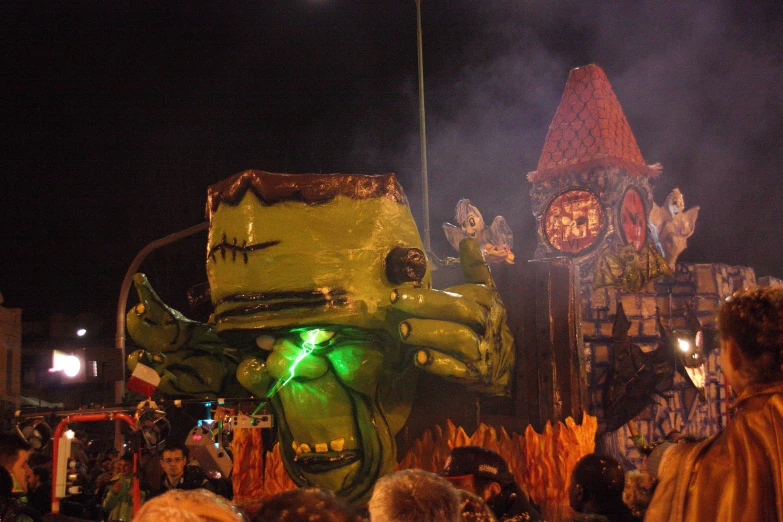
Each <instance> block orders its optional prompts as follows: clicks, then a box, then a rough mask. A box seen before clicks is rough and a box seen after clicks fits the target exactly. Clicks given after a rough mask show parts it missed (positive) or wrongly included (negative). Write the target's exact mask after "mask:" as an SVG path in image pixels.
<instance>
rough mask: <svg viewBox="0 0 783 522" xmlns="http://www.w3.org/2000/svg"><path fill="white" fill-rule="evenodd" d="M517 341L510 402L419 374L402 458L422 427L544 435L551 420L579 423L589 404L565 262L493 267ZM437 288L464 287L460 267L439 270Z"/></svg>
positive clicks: (569, 266)
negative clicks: (451, 426)
mask: <svg viewBox="0 0 783 522" xmlns="http://www.w3.org/2000/svg"><path fill="white" fill-rule="evenodd" d="M491 271H492V275H493V278H494V280H495V283H496V285H497V287H498V290H499V292H500V295H501V298H502V299H503V302H504V304H505V305H506V310H507V313H508V325H509V328H510V329H511V333H512V334H513V336H514V341H515V350H516V357H515V369H514V378H513V379H512V384H511V390H510V395H509V396H508V397H477V396H476V395H474V394H472V393H471V392H468V391H466V390H464V388H463V387H461V386H458V385H451V384H449V383H445V382H444V381H443V380H441V379H438V378H436V377H432V376H429V375H424V376H422V379H421V382H420V383H419V386H418V390H417V393H416V399H415V402H414V405H413V409H412V412H411V416H410V418H409V420H408V424H407V425H406V427H405V428H404V429H403V432H402V433H401V436H398V440H397V443H398V454H399V455H402V454H404V452H405V451H406V450H407V449H408V446H409V444H410V443H412V441H415V440H416V439H417V438H418V437H420V436H421V434H422V433H423V431H424V430H426V429H430V428H432V427H434V426H435V425H441V426H442V425H444V424H445V422H446V420H447V419H450V420H451V421H452V422H453V423H454V424H455V425H458V426H462V427H464V428H465V429H466V430H474V429H475V428H476V427H477V426H478V424H479V423H484V424H488V425H490V426H493V427H496V428H500V427H503V428H505V430H506V431H507V432H509V433H511V432H516V433H519V434H521V433H523V432H524V430H525V428H526V427H527V426H528V424H530V425H532V426H533V428H534V429H535V430H536V431H539V432H540V431H541V430H542V429H543V428H544V426H545V425H546V423H547V422H551V423H554V422H557V421H563V420H565V419H566V418H567V417H573V418H574V419H575V420H577V422H579V421H581V418H582V412H583V411H586V409H587V405H588V402H587V401H588V395H587V387H586V383H587V378H586V373H585V364H584V359H583V354H584V343H583V336H582V327H581V297H580V290H579V270H578V268H577V267H576V266H575V265H574V263H573V262H572V261H571V260H570V259H569V258H566V257H556V258H550V259H539V260H534V261H517V262H516V263H515V264H513V265H509V264H499V265H491ZM434 279H435V282H434V285H435V288H439V289H444V288H447V287H449V286H454V285H457V284H460V283H461V282H462V271H461V269H460V267H459V266H456V267H454V266H449V267H444V268H441V269H439V270H437V271H435V272H434Z"/></svg>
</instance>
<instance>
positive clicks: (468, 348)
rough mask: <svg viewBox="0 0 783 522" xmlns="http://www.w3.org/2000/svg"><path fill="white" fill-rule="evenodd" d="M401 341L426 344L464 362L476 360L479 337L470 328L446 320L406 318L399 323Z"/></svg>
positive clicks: (410, 343)
mask: <svg viewBox="0 0 783 522" xmlns="http://www.w3.org/2000/svg"><path fill="white" fill-rule="evenodd" d="M400 338H401V339H402V342H404V343H405V344H408V345H413V346H426V347H428V348H433V349H434V350H437V351H439V352H443V353H444V354H447V355H450V356H452V357H456V358H457V359H459V360H461V361H465V362H473V361H477V360H478V359H479V358H480V356H481V354H480V353H479V338H478V336H477V335H476V333H475V332H474V331H473V330H471V329H470V328H468V327H466V326H463V325H461V324H457V323H451V322H448V321H437V320H434V319H416V318H410V319H406V320H405V321H403V322H402V323H400Z"/></svg>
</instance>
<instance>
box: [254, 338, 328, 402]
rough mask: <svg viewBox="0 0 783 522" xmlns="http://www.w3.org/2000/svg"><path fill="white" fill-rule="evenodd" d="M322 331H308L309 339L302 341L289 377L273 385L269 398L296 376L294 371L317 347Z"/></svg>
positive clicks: (289, 370) (289, 371)
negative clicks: (316, 341) (300, 349)
mask: <svg viewBox="0 0 783 522" xmlns="http://www.w3.org/2000/svg"><path fill="white" fill-rule="evenodd" d="M320 333H321V330H319V329H317V328H316V329H315V330H310V331H308V332H307V339H305V340H304V342H302V351H301V352H300V353H299V355H297V356H296V359H294V361H293V362H292V363H291V366H290V368H289V369H288V374H289V375H288V377H286V379H285V380H282V379H278V380H277V382H276V383H275V385H274V386H272V389H271V390H269V392H268V393H267V394H266V398H267V399H271V398H272V396H273V395H274V394H276V393H277V392H278V391H280V388H282V387H283V386H285V385H286V384H288V382H289V381H290V380H291V379H293V378H294V371H295V370H296V367H297V366H298V365H299V363H300V362H301V361H302V359H304V358H305V357H306V356H307V355H308V354H309V353H310V352H312V351H313V350H314V349H315V344H316V343H315V340H316V339H317V338H318V335H319V334H320Z"/></svg>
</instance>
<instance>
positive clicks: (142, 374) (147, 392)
mask: <svg viewBox="0 0 783 522" xmlns="http://www.w3.org/2000/svg"><path fill="white" fill-rule="evenodd" d="M158 384H160V375H158V372H156V371H155V370H153V369H152V368H150V367H149V366H146V365H144V364H141V363H138V364H136V368H135V369H134V370H133V373H132V374H131V376H130V379H128V384H126V385H125V386H126V388H128V389H129V390H131V391H135V392H138V393H140V394H142V395H144V396H145V397H152V394H153V393H155V390H157V389H158Z"/></svg>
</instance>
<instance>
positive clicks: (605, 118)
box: [528, 64, 667, 292]
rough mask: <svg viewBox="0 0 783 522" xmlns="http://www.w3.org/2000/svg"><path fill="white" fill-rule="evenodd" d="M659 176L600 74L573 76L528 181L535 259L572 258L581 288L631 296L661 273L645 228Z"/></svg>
mask: <svg viewBox="0 0 783 522" xmlns="http://www.w3.org/2000/svg"><path fill="white" fill-rule="evenodd" d="M660 171H661V168H660V166H659V165H657V164H656V165H647V164H645V162H644V159H643V158H642V153H641V151H640V150H639V146H638V145H637V143H636V138H635V137H634V135H633V133H632V132H631V128H630V126H629V125H628V120H626V118H625V114H623V110H622V107H621V106H620V102H619V101H618V100H617V96H615V94H614V91H613V90H612V87H611V85H610V84H609V80H608V79H607V77H606V74H605V73H604V71H603V70H602V69H601V68H600V67H599V66H597V65H594V64H592V65H587V66H585V67H577V68H575V69H572V70H571V72H570V74H569V76H568V81H567V82H566V86H565V90H564V92H563V97H562V98H561V100H560V105H559V106H558V108H557V111H556V113H555V116H554V118H553V119H552V124H551V125H550V126H549V131H548V132H547V136H546V140H545V141H544V147H543V150H542V151H541V157H540V159H539V160H538V168H537V169H536V170H535V171H533V172H531V173H529V174H528V180H529V181H530V182H531V183H532V184H533V187H532V189H531V191H530V196H531V198H532V210H533V215H534V216H535V217H536V223H537V229H538V247H537V249H536V254H535V256H536V258H545V257H554V256H568V257H571V258H572V259H573V260H574V262H575V263H576V264H577V265H578V266H579V268H580V273H581V276H582V283H583V285H585V284H587V285H588V286H595V287H600V286H615V287H619V288H623V289H625V290H628V291H631V292H635V291H639V290H640V289H641V288H642V287H644V286H645V285H646V284H647V283H648V282H650V281H651V280H652V279H655V278H657V277H659V276H660V275H662V274H664V273H667V270H666V268H665V266H664V265H665V262H663V258H662V257H661V256H660V254H659V253H658V251H657V250H656V249H655V247H654V246H653V245H652V243H651V242H650V240H649V238H648V229H647V218H648V215H649V210H650V208H652V204H653V201H652V191H651V188H650V178H654V177H656V176H658V175H659V174H660Z"/></svg>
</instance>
